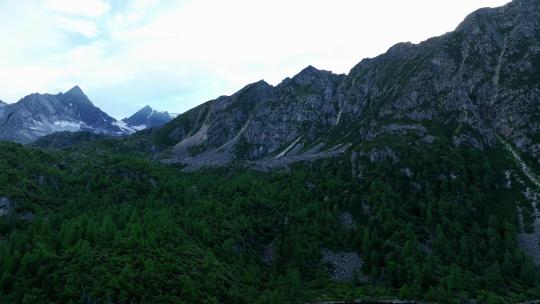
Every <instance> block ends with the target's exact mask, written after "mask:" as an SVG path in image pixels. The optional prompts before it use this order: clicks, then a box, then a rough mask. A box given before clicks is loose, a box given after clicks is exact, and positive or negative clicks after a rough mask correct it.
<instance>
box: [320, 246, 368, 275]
mask: <svg viewBox="0 0 540 304" xmlns="http://www.w3.org/2000/svg"><path fill="white" fill-rule="evenodd" d="M321 254H322V262H323V263H325V264H328V265H330V266H331V269H330V272H331V276H332V279H333V280H335V281H339V282H343V281H351V280H353V279H354V276H355V275H358V276H359V279H361V280H366V279H367V278H366V277H365V276H364V275H362V274H361V272H360V270H361V268H362V265H363V263H364V262H363V261H362V258H361V257H360V256H359V255H358V254H357V253H356V252H332V251H330V250H326V249H323V250H321Z"/></svg>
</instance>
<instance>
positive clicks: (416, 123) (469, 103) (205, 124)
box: [154, 0, 540, 166]
mask: <svg viewBox="0 0 540 304" xmlns="http://www.w3.org/2000/svg"><path fill="white" fill-rule="evenodd" d="M539 23H540V1H538V0H515V1H513V2H511V3H509V4H507V5H505V6H503V7H499V8H489V9H480V10H478V11H476V12H474V13H472V14H471V15H470V16H468V17H467V18H466V19H465V20H464V21H463V22H462V23H461V24H460V25H459V26H458V27H457V29H456V30H455V31H453V32H451V33H447V34H445V35H443V36H440V37H435V38H432V39H429V40H426V41H424V42H422V43H420V44H416V45H415V44H411V43H399V44H397V45H395V46H393V47H392V48H390V49H389V50H388V52H387V53H385V54H383V55H380V56H378V57H376V58H371V59H364V60H362V61H361V62H360V63H359V64H358V65H357V66H355V67H354V68H353V69H352V70H351V71H350V73H349V74H348V75H335V74H332V73H331V72H327V71H320V70H317V69H315V68H313V67H311V66H310V67H308V68H306V69H304V70H303V71H302V72H300V73H299V74H298V75H296V76H294V77H293V78H290V79H289V78H287V79H285V80H284V81H283V82H282V83H280V84H279V85H277V86H275V87H273V86H271V85H269V84H267V83H265V82H264V81H260V82H257V83H254V84H251V85H248V86H246V87H245V88H243V89H242V90H240V91H239V92H237V93H236V94H234V95H232V96H222V97H220V98H217V99H215V100H212V101H209V102H207V103H205V104H203V105H201V106H199V107H197V108H194V109H193V110H191V111H188V112H187V113H184V114H183V115H180V116H179V117H178V118H176V119H175V120H173V121H172V122H171V123H170V124H168V125H166V126H165V127H164V128H162V129H160V130H158V131H156V132H155V134H154V136H155V137H156V138H157V139H158V140H159V141H161V142H162V143H165V144H167V145H170V146H171V147H172V151H173V157H172V158H171V161H179V162H184V163H188V164H193V165H197V166H198V165H213V164H222V163H227V162H229V161H231V160H233V159H245V160H246V159H247V160H273V161H275V160H276V159H284V160H285V159H287V158H296V159H300V160H302V159H306V158H309V157H310V155H314V154H317V153H319V154H320V153H324V152H332V151H335V150H336V149H339V148H340V147H341V148H343V147H345V146H346V145H348V146H352V147H356V148H359V146H361V145H362V142H363V141H365V140H369V139H373V138H376V137H378V136H381V135H383V134H386V133H396V132H397V133H399V132H401V133H415V134H419V135H420V136H423V137H424V138H425V140H426V141H427V142H429V141H432V139H433V138H434V137H436V136H437V135H438V134H440V133H446V134H451V136H452V141H453V142H454V144H456V145H469V146H472V147H475V148H479V149H482V148H484V147H485V146H489V145H492V144H494V143H495V142H496V140H497V136H498V135H500V136H502V137H503V138H505V139H507V140H509V141H511V142H513V143H514V144H515V145H516V146H517V147H518V148H519V149H520V150H521V151H522V152H525V153H528V154H529V155H531V156H532V157H535V158H539V157H540V136H539V130H540V125H539V120H538V115H539V114H540V112H539V110H538V107H539V105H540V87H539V85H540V24H539Z"/></svg>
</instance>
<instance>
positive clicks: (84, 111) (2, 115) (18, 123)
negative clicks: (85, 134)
mask: <svg viewBox="0 0 540 304" xmlns="http://www.w3.org/2000/svg"><path fill="white" fill-rule="evenodd" d="M145 109H146V107H145V108H144V109H143V110H144V112H143V114H144V113H147V112H148V110H145ZM143 110H141V111H143ZM150 110H151V109H150ZM141 111H139V112H141ZM139 112H137V113H136V114H135V115H133V116H132V117H130V118H128V119H126V121H124V120H116V119H115V118H113V117H111V116H109V115H107V113H105V112H103V111H102V110H101V109H99V108H98V107H96V106H94V105H93V104H92V102H91V101H90V100H89V99H88V97H87V96H86V95H85V94H84V93H83V91H82V90H81V88H79V87H78V86H75V87H73V88H72V89H71V90H69V91H67V92H65V93H59V94H56V95H52V94H37V93H35V94H31V95H28V96H26V97H24V98H23V99H21V100H20V101H18V102H17V103H13V104H6V103H3V102H0V140H7V141H15V142H19V143H30V142H33V141H35V140H36V139H37V138H39V137H41V136H44V135H48V134H51V133H54V132H60V131H70V132H76V131H90V132H93V133H97V134H107V135H115V136H121V135H127V134H131V133H134V132H136V131H137V130H139V129H143V128H146V127H147V126H148V127H151V126H157V125H159V123H160V122H161V121H164V122H163V123H165V122H167V121H169V120H170V118H169V116H166V115H168V114H163V115H162V113H160V112H156V114H154V113H153V112H155V111H153V110H151V112H152V113H150V115H148V117H145V118H146V120H142V119H141V118H138V117H139V116H141V117H142V115H138V116H136V115H137V114H138V113H139ZM134 116H136V117H135V118H133V117H134ZM165 116H166V117H165ZM132 118H133V119H132ZM165 118H167V119H168V120H166V119H165ZM143 125H144V127H143Z"/></svg>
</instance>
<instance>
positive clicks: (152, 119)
mask: <svg viewBox="0 0 540 304" xmlns="http://www.w3.org/2000/svg"><path fill="white" fill-rule="evenodd" d="M175 117H176V115H175V114H171V113H169V112H167V111H164V112H160V111H156V110H154V109H152V108H151V107H150V106H145V107H144V108H142V109H140V110H139V111H137V113H135V114H133V115H131V116H130V117H127V118H124V119H122V122H123V123H124V127H125V128H130V129H131V130H133V131H140V130H143V129H147V128H156V127H160V126H162V125H164V124H166V123H168V122H169V121H171V120H172V119H174V118H175Z"/></svg>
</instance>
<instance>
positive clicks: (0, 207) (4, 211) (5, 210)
mask: <svg viewBox="0 0 540 304" xmlns="http://www.w3.org/2000/svg"><path fill="white" fill-rule="evenodd" d="M13 208H14V204H13V202H11V200H10V199H9V198H7V197H0V216H5V215H8V214H10V213H11V212H12V211H13Z"/></svg>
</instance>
